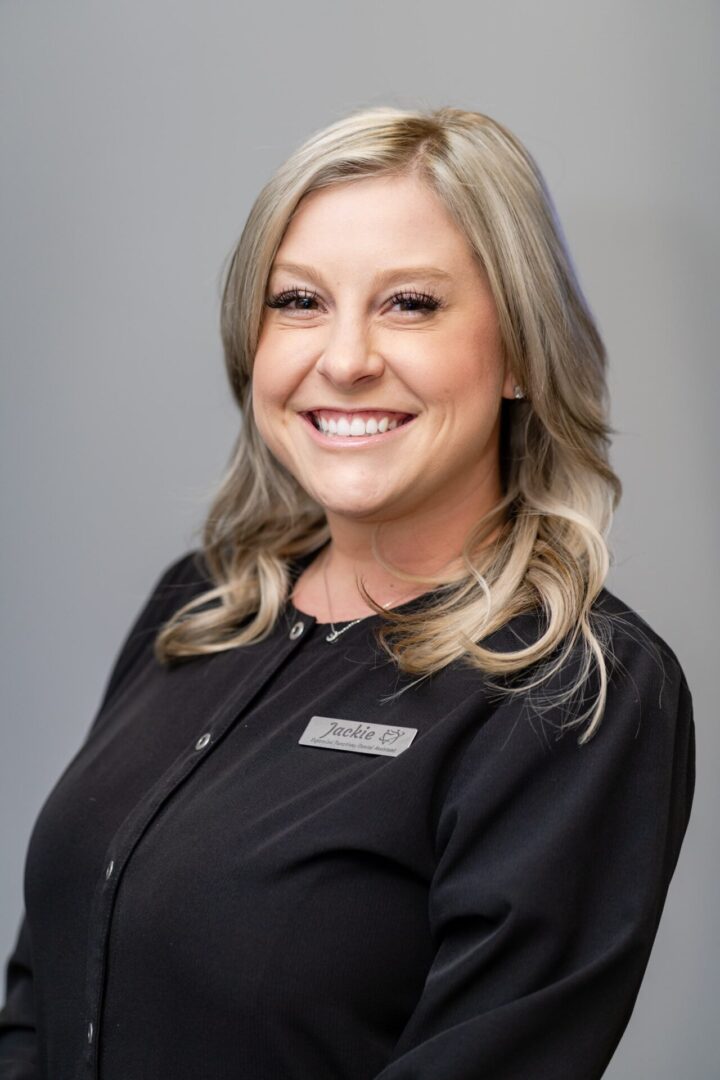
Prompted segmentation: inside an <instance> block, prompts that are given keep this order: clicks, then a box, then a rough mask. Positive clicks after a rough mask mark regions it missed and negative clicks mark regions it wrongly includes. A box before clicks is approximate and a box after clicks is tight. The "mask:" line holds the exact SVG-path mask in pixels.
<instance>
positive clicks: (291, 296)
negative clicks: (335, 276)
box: [265, 288, 443, 312]
mask: <svg viewBox="0 0 720 1080" xmlns="http://www.w3.org/2000/svg"><path fill="white" fill-rule="evenodd" d="M317 299H318V294H317V293H316V292H315V291H314V290H313V289H305V288H292V289H283V291H282V292H279V293H275V295H274V296H270V297H269V298H268V299H267V300H266V301H265V304H266V306H267V307H269V308H279V309H284V308H287V305H288V304H289V303H290V302H291V301H293V300H313V301H316V300H317ZM390 299H391V301H392V303H393V304H399V303H413V304H418V305H419V307H417V308H414V309H411V310H415V311H418V310H425V311H429V312H433V311H437V310H438V308H441V307H442V306H443V304H442V300H440V298H439V297H437V296H433V295H432V294H431V293H426V292H417V291H416V290H414V289H404V290H402V292H397V293H395V294H394V295H393V296H391V297H390ZM294 310H295V311H311V310H312V309H311V308H295V309H294Z"/></svg>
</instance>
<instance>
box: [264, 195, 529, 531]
mask: <svg viewBox="0 0 720 1080" xmlns="http://www.w3.org/2000/svg"><path fill="white" fill-rule="evenodd" d="M266 305H267V306H266V308H265V312H264V319H263V325H262V329H261V335H260V340H259V345H258V349H257V352H256V356H255V363H254V370H253V376H252V393H253V412H254V418H255V422H256V424H257V426H258V429H259V431H260V434H261V436H262V438H263V440H264V441H265V443H266V444H267V446H268V447H269V449H270V450H271V452H272V453H273V454H274V456H275V457H276V458H277V459H278V460H279V461H281V462H282V464H283V465H285V467H286V468H287V469H288V470H289V471H290V472H291V473H292V474H293V475H294V476H295V477H296V479H297V480H298V481H299V483H300V484H301V485H302V487H303V488H304V489H305V490H306V491H307V492H308V493H309V494H310V495H311V496H312V497H313V498H314V499H315V500H316V501H317V502H318V503H320V504H321V505H322V506H323V507H324V508H325V510H326V512H327V515H328V521H329V522H330V523H331V525H332V520H333V519H337V518H344V519H348V520H350V519H351V520H353V521H358V522H360V521H362V522H363V523H377V522H383V523H388V522H401V521H406V522H411V521H412V520H413V519H416V520H418V521H419V520H420V519H421V518H422V517H423V516H426V515H432V517H433V519H434V520H437V521H440V522H442V521H443V520H445V521H446V522H448V521H450V520H451V519H452V516H453V515H455V514H457V513H464V514H465V515H466V516H468V515H469V518H470V520H473V519H474V517H475V516H477V515H479V514H480V513H482V512H484V511H485V510H487V509H489V507H490V505H492V503H494V502H495V501H497V499H498V498H500V496H501V488H500V478H499V431H500V406H501V399H502V397H503V396H504V397H512V396H513V377H512V374H511V373H510V372H507V371H506V370H505V365H504V362H503V358H502V349H501V342H500V336H499V329H498V320H497V313H496V309H495V305H494V302H493V299H492V295H491V292H490V288H489V285H488V282H487V279H486V276H485V273H484V271H483V270H482V268H481V267H480V266H479V264H478V263H477V261H476V259H475V258H474V256H473V253H472V251H471V249H470V247H469V245H468V243H467V241H466V240H465V237H464V236H463V234H462V233H461V232H460V230H459V229H458V228H457V226H456V225H455V224H454V222H453V221H452V219H451V218H450V217H449V215H448V212H447V211H446V210H445V208H444V206H443V204H442V202H441V201H440V200H439V198H438V197H437V196H436V195H435V194H434V192H432V191H431V190H430V189H429V188H428V187H426V186H425V185H424V184H423V183H422V182H421V181H420V180H418V179H417V178H414V177H412V178H411V177H403V178H398V177H392V178H387V177H372V178H368V179H363V180H358V181H353V182H350V183H346V184H337V185H333V186H331V187H329V188H325V189H322V190H318V191H315V192H312V193H311V194H310V195H308V196H306V197H305V198H304V199H303V200H302V202H301V203H300V205H299V207H298V209H297V212H296V214H295V216H294V217H293V219H292V220H291V222H290V225H289V227H288V229H287V230H286V233H285V236H284V238H283V240H282V243H281V245H280V247H279V249H278V252H277V255H276V258H275V261H274V264H273V267H272V271H271V274H270V278H269V282H268V287H267V291H266ZM320 429H322V430H320ZM436 515H441V516H440V517H439V518H438V517H436ZM442 515H444V518H443V517H442Z"/></svg>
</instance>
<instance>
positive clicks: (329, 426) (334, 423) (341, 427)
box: [315, 416, 402, 438]
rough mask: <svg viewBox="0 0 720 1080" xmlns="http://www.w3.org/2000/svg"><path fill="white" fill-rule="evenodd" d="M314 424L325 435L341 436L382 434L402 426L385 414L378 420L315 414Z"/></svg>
mask: <svg viewBox="0 0 720 1080" xmlns="http://www.w3.org/2000/svg"><path fill="white" fill-rule="evenodd" d="M315 424H316V427H317V428H318V429H319V430H320V431H322V432H324V433H325V434H326V435H339V436H341V437H343V438H347V437H348V436H351V437H352V436H361V435H382V434H384V432H386V431H394V430H395V428H397V427H400V426H402V425H401V423H400V421H399V420H398V419H397V418H395V419H393V420H390V419H389V418H388V417H387V416H383V417H381V419H380V420H376V419H375V417H371V418H370V419H369V420H363V419H362V418H361V417H359V416H353V417H352V419H348V418H347V417H345V416H341V417H339V419H337V420H336V419H335V418H332V419H330V420H326V419H325V417H324V416H319V417H317V416H316V417H315Z"/></svg>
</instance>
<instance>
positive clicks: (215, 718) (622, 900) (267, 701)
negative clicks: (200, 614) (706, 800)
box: [0, 552, 695, 1080]
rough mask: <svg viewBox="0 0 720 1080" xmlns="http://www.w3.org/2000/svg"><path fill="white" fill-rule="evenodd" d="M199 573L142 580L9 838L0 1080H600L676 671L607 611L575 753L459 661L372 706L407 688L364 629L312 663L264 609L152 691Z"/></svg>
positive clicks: (621, 984)
mask: <svg viewBox="0 0 720 1080" xmlns="http://www.w3.org/2000/svg"><path fill="white" fill-rule="evenodd" d="M309 559H310V557H307V558H306V559H304V560H299V561H298V562H297V563H296V564H295V567H294V572H295V573H299V571H300V568H301V567H302V566H303V565H306V563H307V562H308V561H309ZM202 566H203V564H202V559H201V557H200V556H199V553H196V552H189V553H187V554H186V555H184V556H183V557H182V558H180V559H179V560H177V561H176V562H175V563H173V564H172V565H171V566H170V567H169V568H168V569H167V570H166V571H165V573H164V574H163V575H162V577H161V578H160V580H159V581H158V583H157V584H156V586H155V588H154V589H153V591H152V594H151V596H150V597H149V599H148V601H147V603H146V605H145V607H144V609H143V610H142V611H141V612H140V614H139V616H138V618H137V620H136V622H135V624H134V626H133V627H132V629H131V630H130V632H129V634H128V636H127V638H126V640H125V643H124V645H123V647H122V649H121V651H120V653H119V656H118V658H117V660H116V663H115V666H114V668H113V671H112V673H111V676H110V679H109V682H108V685H107V688H106V691H105V694H104V698H103V701H102V702H101V705H100V707H99V709H98V712H97V714H96V716H95V718H94V720H93V723H92V725H91V728H90V731H89V733H88V735H87V737H86V739H85V741H84V743H83V745H82V746H81V747H80V749H79V750H78V752H77V753H76V755H75V757H74V758H73V759H72V761H71V762H70V763H69V765H68V766H67V768H66V769H65V771H64V772H63V774H62V776H61V777H60V779H59V780H58V782H57V784H56V786H55V787H54V789H53V790H52V792H51V793H50V795H49V796H48V798H47V800H46V802H45V803H44V805H43V807H42V809H41V811H40V813H39V816H38V818H37V821H36V823H35V826H34V829H33V832H32V836H31V839H30V844H29V849H28V855H27V862H26V868H25V911H26V914H25V917H24V919H23V921H22V925H21V929H20V934H19V937H18V940H17V946H16V949H15V951H14V953H13V954H12V955H11V957H10V959H9V962H8V965H7V989H6V1003H5V1006H4V1008H3V1010H2V1012H1V1013H0V1077H2V1080H21V1078H22V1080H30V1078H33V1080H36V1078H39V1077H42V1078H44V1080H83V1078H90V1077H101V1078H102V1080H231V1078H232V1080H478V1078H482V1080H592V1078H594V1077H599V1076H601V1075H602V1073H603V1071H604V1069H605V1067H606V1066H607V1064H608V1062H609V1060H610V1058H611V1056H612V1054H613V1051H614V1049H615V1047H616V1045H617V1043H618V1041H619V1039H620V1037H621V1035H622V1033H623V1031H624V1029H625V1027H626V1025H627V1023H628V1020H629V1017H630V1014H631V1011H632V1009H633V1005H634V1002H635V999H636V995H637V993H638V990H639V987H640V983H641V980H642V977H643V973H644V971H645V968H646V965H647V962H648V958H649V954H650V950H651V946H652V944H653V940H654V938H655V934H656V931H657V928H658V922H659V919H660V915H661V911H662V908H663V904H664V900H665V896H666V892H667V889H668V885H669V883H670V879H671V877H672V874H673V871H674V868H675V865H676V862H677V859H678V854H679V851H680V846H681V843H682V839H683V836H684V833H685V830H686V827H687V823H688V818H689V814H690V807H691V802H692V797H693V789H694V777H695V774H694V764H695V741H694V722H693V716H692V699H691V695H690V691H689V690H688V686H687V683H686V680H685V677H684V675H683V672H682V670H681V667H680V665H679V663H678V660H677V658H676V656H675V655H674V653H673V652H672V650H671V649H670V648H669V647H668V646H667V645H666V644H665V642H663V641H662V639H661V638H660V637H659V636H658V635H657V634H656V633H655V632H654V631H653V630H652V629H651V628H650V627H648V625H647V624H646V623H645V622H644V620H643V619H641V617H640V616H639V615H638V614H637V613H635V612H633V611H632V610H629V609H628V608H627V607H626V606H625V605H624V604H623V603H622V602H621V601H620V600H619V599H618V598H617V597H616V596H614V595H613V594H612V593H610V592H608V591H607V590H603V592H602V593H601V595H600V597H599V598H598V600H597V601H596V610H598V611H604V612H605V613H606V614H607V615H608V616H618V618H617V620H616V621H615V622H614V630H613V648H614V652H615V654H616V658H617V662H616V664H615V665H614V668H613V674H612V679H611V682H610V685H609V690H608V703H607V708H606V713H605V717H604V719H603V721H602V725H601V728H600V731H599V733H598V734H597V735H596V736H595V738H594V739H592V740H591V742H590V743H588V744H587V745H585V746H578V745H577V738H578V734H579V731H578V730H575V731H574V732H572V731H569V732H567V733H566V734H565V735H564V736H563V737H562V738H560V739H557V738H556V730H555V727H554V726H553V725H556V724H557V723H558V722H559V719H560V717H561V712H560V709H559V708H558V707H555V708H554V709H553V710H551V711H549V712H546V713H544V714H543V718H542V721H541V719H540V717H539V715H538V713H537V712H533V711H532V710H531V709H529V708H528V701H527V700H525V701H523V699H522V698H500V697H498V695H497V694H492V693H490V692H489V689H488V687H487V686H486V685H485V679H484V677H483V676H482V675H481V674H480V673H479V672H478V671H477V670H474V669H471V668H470V667H468V666H465V665H462V664H461V663H456V664H453V665H451V666H450V667H448V668H446V669H445V670H444V671H442V672H440V673H439V674H437V675H436V676H434V677H432V678H431V679H426V680H424V681H422V682H420V683H419V684H418V685H416V686H414V687H410V688H407V689H405V691H404V693H402V694H401V695H400V696H399V697H397V698H395V700H394V701H390V702H388V701H384V700H383V699H384V698H385V697H386V696H387V695H388V694H390V693H392V692H393V691H395V690H397V689H400V688H401V687H406V686H407V684H409V683H410V682H411V681H412V677H411V676H404V675H400V674H399V673H398V672H397V670H396V668H395V667H394V665H393V664H392V662H391V661H390V659H389V657H388V656H387V655H386V654H385V653H383V652H382V651H381V650H380V648H379V647H378V646H377V645H376V644H375V642H374V638H373V631H374V629H375V628H376V627H377V626H378V625H379V622H380V617H379V616H371V617H370V618H369V619H366V620H364V621H362V622H360V623H358V624H357V625H355V626H352V627H350V628H349V629H347V630H346V632H345V633H343V634H342V635H341V636H339V637H338V638H337V640H336V641H334V642H332V643H330V642H328V641H327V640H326V634H327V630H328V627H327V626H325V625H322V624H320V623H318V622H317V621H316V620H315V619H314V618H312V617H310V616H308V615H305V614H302V613H300V612H298V611H297V610H296V609H295V608H294V607H293V606H292V604H288V606H287V607H286V609H285V610H284V612H283V614H282V616H281V618H280V620H279V622H278V624H277V625H276V627H275V629H274V631H273V632H272V633H271V634H270V636H269V637H268V638H267V639H266V640H264V641H262V642H259V643H255V644H254V645H252V646H249V647H246V648H243V649H235V650H231V651H229V652H222V653H218V654H216V655H214V656H211V657H207V658H194V659H191V660H189V661H185V662H181V663H179V664H175V665H174V666H173V667H171V668H169V669H166V668H164V667H162V666H161V665H159V664H158V663H157V662H156V661H155V660H154V658H153V656H152V652H151V645H152V639H153V635H154V633H155V631H156V630H157V628H158V627H159V626H160V624H161V623H162V622H163V621H164V619H166V618H167V617H168V616H169V614H170V613H171V611H172V610H174V609H175V608H176V607H178V606H179V605H180V603H182V602H184V601H185V600H186V599H188V598H189V597H190V595H194V594H195V593H197V592H200V591H203V590H204V589H205V588H206V587H207V580H204V579H203V571H202ZM417 603H423V598H417V599H416V600H413V601H410V602H409V603H408V604H405V605H402V607H403V608H408V609H410V608H411V607H413V606H414V605H415V604H417ZM537 632H538V624H537V618H536V617H535V616H531V615H523V616H520V617H518V618H515V619H513V620H512V621H511V622H510V623H508V624H507V626H506V627H504V628H503V629H502V630H500V631H498V632H497V633H496V634H495V635H492V636H491V637H489V638H487V639H486V644H488V645H492V646H493V647H497V648H517V647H519V644H520V642H521V641H529V640H530V639H531V638H532V637H533V636H534V635H535V634H537ZM571 674H572V665H570V666H568V665H566V666H565V668H563V669H562V670H561V672H560V673H559V674H558V675H556V676H555V677H554V678H553V680H552V682H551V684H550V687H549V689H551V690H553V691H555V690H557V689H558V687H561V686H565V685H567V682H566V680H567V679H568V678H569V676H570V675H571ZM596 687H597V684H595V683H592V684H591V688H590V689H588V692H587V696H586V697H585V699H584V701H583V702H581V703H580V704H581V705H587V704H589V702H590V700H592V695H593V692H594V690H595V689H596ZM314 717H315V718H319V719H315V720H313V718H314ZM407 729H411V730H410V731H408V730H407ZM413 732H414V733H413ZM304 733H305V734H304ZM301 739H303V741H300V740H301ZM356 751H359V752H356Z"/></svg>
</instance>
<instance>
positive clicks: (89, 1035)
mask: <svg viewBox="0 0 720 1080" xmlns="http://www.w3.org/2000/svg"><path fill="white" fill-rule="evenodd" d="M92 1037H93V1026H92V1020H91V1021H90V1023H89V1024H88V1042H89V1043H91V1042H92Z"/></svg>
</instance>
